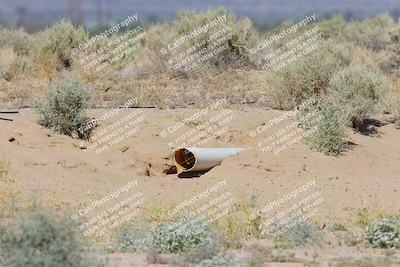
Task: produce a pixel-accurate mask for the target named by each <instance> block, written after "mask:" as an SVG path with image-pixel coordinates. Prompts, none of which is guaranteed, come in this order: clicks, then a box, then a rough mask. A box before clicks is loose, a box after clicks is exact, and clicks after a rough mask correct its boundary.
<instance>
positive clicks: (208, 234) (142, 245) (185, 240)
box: [118, 224, 215, 253]
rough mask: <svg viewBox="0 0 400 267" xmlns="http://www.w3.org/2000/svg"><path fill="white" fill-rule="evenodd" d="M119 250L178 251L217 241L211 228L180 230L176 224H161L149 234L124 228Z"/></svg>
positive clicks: (190, 226) (191, 227)
mask: <svg viewBox="0 0 400 267" xmlns="http://www.w3.org/2000/svg"><path fill="white" fill-rule="evenodd" d="M118 239H119V242H118V250H120V251H124V252H128V251H129V252H132V251H150V250H156V251H159V252H168V253H176V252H181V251H187V250H189V249H192V248H195V247H198V246H203V245H205V244H211V243H213V242H215V237H214V234H213V232H212V231H211V230H210V229H209V228H200V230H198V229H195V228H194V227H193V226H192V225H189V229H186V230H185V231H180V229H177V228H176V227H175V226H174V225H169V224H160V225H158V226H157V227H156V228H155V229H154V230H153V231H151V232H150V233H149V234H148V235H147V236H144V235H143V233H140V232H139V231H135V230H124V231H122V232H121V233H120V235H119V238H118Z"/></svg>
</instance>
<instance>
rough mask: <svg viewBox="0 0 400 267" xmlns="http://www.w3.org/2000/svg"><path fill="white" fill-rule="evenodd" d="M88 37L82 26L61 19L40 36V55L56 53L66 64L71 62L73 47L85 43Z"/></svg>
mask: <svg viewBox="0 0 400 267" xmlns="http://www.w3.org/2000/svg"><path fill="white" fill-rule="evenodd" d="M87 38H88V35H87V33H86V31H85V30H84V29H83V28H82V27H78V28H77V27H75V26H74V25H73V24H72V23H71V22H65V21H61V22H59V23H57V24H55V25H54V26H52V27H51V28H48V29H47V30H45V31H43V32H42V33H41V34H40V36H39V39H40V42H39V44H40V46H39V51H40V53H39V56H40V57H46V55H47V54H48V53H50V54H54V55H55V56H56V57H57V59H58V60H59V61H60V62H62V63H63V64H64V65H65V66H67V67H68V66H69V65H70V64H71V55H70V52H71V49H72V48H74V47H77V46H78V45H79V44H82V43H84V42H85V41H86V40H87Z"/></svg>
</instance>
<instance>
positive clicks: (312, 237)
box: [276, 222, 324, 247]
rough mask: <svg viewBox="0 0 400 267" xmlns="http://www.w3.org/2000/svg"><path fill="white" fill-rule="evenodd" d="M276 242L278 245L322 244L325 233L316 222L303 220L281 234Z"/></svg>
mask: <svg viewBox="0 0 400 267" xmlns="http://www.w3.org/2000/svg"><path fill="white" fill-rule="evenodd" d="M276 242H277V246H278V247H280V246H283V247H293V246H309V245H322V244H323V243H324V235H323V233H322V232H321V231H319V230H318V229H317V227H316V226H315V225H314V224H311V223H309V222H301V223H299V224H297V225H295V226H294V227H292V228H290V229H288V230H287V231H285V232H284V233H282V234H280V235H279V236H278V237H277V239H276Z"/></svg>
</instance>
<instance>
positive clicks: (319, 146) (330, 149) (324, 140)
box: [306, 105, 345, 156]
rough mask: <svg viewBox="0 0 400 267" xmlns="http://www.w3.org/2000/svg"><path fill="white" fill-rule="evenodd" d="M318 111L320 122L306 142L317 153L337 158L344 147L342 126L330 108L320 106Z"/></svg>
mask: <svg viewBox="0 0 400 267" xmlns="http://www.w3.org/2000/svg"><path fill="white" fill-rule="evenodd" d="M319 109H320V120H319V121H318V122H317V123H316V127H317V130H316V132H315V133H314V134H313V135H312V136H311V137H310V138H308V139H307V141H306V142H307V143H308V144H309V145H310V147H311V148H313V149H316V150H317V151H320V152H323V153H325V154H327V155H332V156H337V155H339V154H340V153H341V152H342V151H343V149H344V147H345V141H344V129H343V126H342V125H341V124H340V121H339V119H338V118H337V113H336V112H335V110H334V109H333V108H332V107H331V106H329V105H322V106H320V108H319Z"/></svg>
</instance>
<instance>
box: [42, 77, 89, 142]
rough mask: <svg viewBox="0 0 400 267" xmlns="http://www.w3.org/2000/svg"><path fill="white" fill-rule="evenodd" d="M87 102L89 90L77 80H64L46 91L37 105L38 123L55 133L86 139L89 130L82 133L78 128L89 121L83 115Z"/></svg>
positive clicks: (72, 78)
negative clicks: (75, 134)
mask: <svg viewBox="0 0 400 267" xmlns="http://www.w3.org/2000/svg"><path fill="white" fill-rule="evenodd" d="M88 100H89V90H88V88H87V87H86V86H85V85H84V84H83V83H82V81H81V80H80V79H79V78H77V77H70V78H67V79H64V80H62V81H60V82H59V83H57V84H56V85H55V86H54V87H52V88H51V89H50V90H48V91H47V92H46V95H45V98H44V99H43V100H42V101H41V102H40V103H39V106H38V108H37V111H38V113H39V115H40V121H39V122H40V124H42V125H43V126H45V127H47V128H51V129H53V130H54V131H55V132H58V133H61V134H65V135H69V136H71V135H72V134H73V133H78V136H79V138H82V139H87V138H88V137H89V134H90V130H89V131H86V132H82V131H80V130H79V128H80V127H81V126H83V125H84V124H85V123H87V122H88V121H89V118H88V117H86V115H85V111H86V108H87V101H88Z"/></svg>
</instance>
